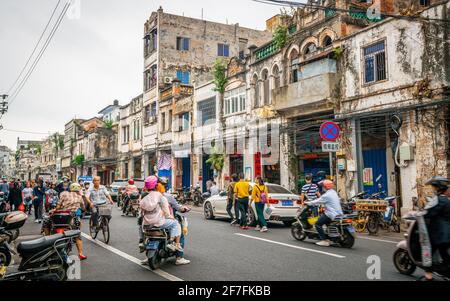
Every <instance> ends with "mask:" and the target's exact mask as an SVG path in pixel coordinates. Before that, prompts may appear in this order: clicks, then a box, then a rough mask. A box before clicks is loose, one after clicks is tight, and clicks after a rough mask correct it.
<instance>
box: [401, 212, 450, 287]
mask: <svg viewBox="0 0 450 301" xmlns="http://www.w3.org/2000/svg"><path fill="white" fill-rule="evenodd" d="M426 213H427V211H426V210H424V211H419V212H410V213H409V214H408V215H406V216H404V217H403V218H404V219H405V220H406V221H407V223H408V224H409V228H408V233H407V234H405V239H404V240H402V241H401V242H399V243H398V244H397V250H395V252H394V256H393V261H394V266H395V268H396V269H397V270H398V271H399V272H400V273H401V274H403V275H412V274H414V272H415V271H416V269H417V267H419V268H421V269H426V266H427V267H428V268H429V269H430V270H431V271H432V272H433V273H435V274H437V275H438V276H439V277H441V278H444V279H445V280H450V264H444V263H443V262H442V258H441V257H440V254H439V252H434V254H433V253H431V247H430V246H429V244H427V243H426V242H428V241H429V236H428V233H427V231H424V229H426V224H425V220H424V218H423V216H424V215H425V214H426Z"/></svg>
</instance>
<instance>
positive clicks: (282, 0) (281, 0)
mask: <svg viewBox="0 0 450 301" xmlns="http://www.w3.org/2000/svg"><path fill="white" fill-rule="evenodd" d="M252 1H254V2H258V3H264V4H271V5H278V6H282V7H302V8H316V9H320V10H331V11H335V12H346V13H367V10H364V9H353V10H349V9H344V8H337V7H333V6H323V5H317V4H308V3H300V2H293V1H286V0H252ZM381 15H382V16H384V17H391V18H397V19H408V20H424V21H438V22H445V23H450V20H448V19H435V18H426V17H422V16H403V15H395V14H388V13H382V14H381Z"/></svg>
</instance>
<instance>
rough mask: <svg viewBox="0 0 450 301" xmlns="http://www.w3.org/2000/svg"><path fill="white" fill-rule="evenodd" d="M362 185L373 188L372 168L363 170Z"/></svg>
mask: <svg viewBox="0 0 450 301" xmlns="http://www.w3.org/2000/svg"><path fill="white" fill-rule="evenodd" d="M363 184H364V186H373V169H372V168H364V170H363Z"/></svg>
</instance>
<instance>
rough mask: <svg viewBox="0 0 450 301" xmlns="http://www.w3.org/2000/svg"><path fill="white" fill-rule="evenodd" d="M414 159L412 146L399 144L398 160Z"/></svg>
mask: <svg viewBox="0 0 450 301" xmlns="http://www.w3.org/2000/svg"><path fill="white" fill-rule="evenodd" d="M412 160H414V147H412V146H410V145H408V144H403V145H402V146H400V161H412Z"/></svg>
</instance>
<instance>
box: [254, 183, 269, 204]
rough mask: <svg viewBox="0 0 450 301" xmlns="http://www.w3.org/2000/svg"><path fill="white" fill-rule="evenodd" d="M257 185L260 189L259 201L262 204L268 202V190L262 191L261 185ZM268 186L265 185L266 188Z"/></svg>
mask: <svg viewBox="0 0 450 301" xmlns="http://www.w3.org/2000/svg"><path fill="white" fill-rule="evenodd" d="M256 187H258V190H259V202H260V203H261V204H267V195H266V191H265V190H264V191H262V190H261V189H260V188H259V186H258V185H256ZM265 187H266V186H264V188H265Z"/></svg>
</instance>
